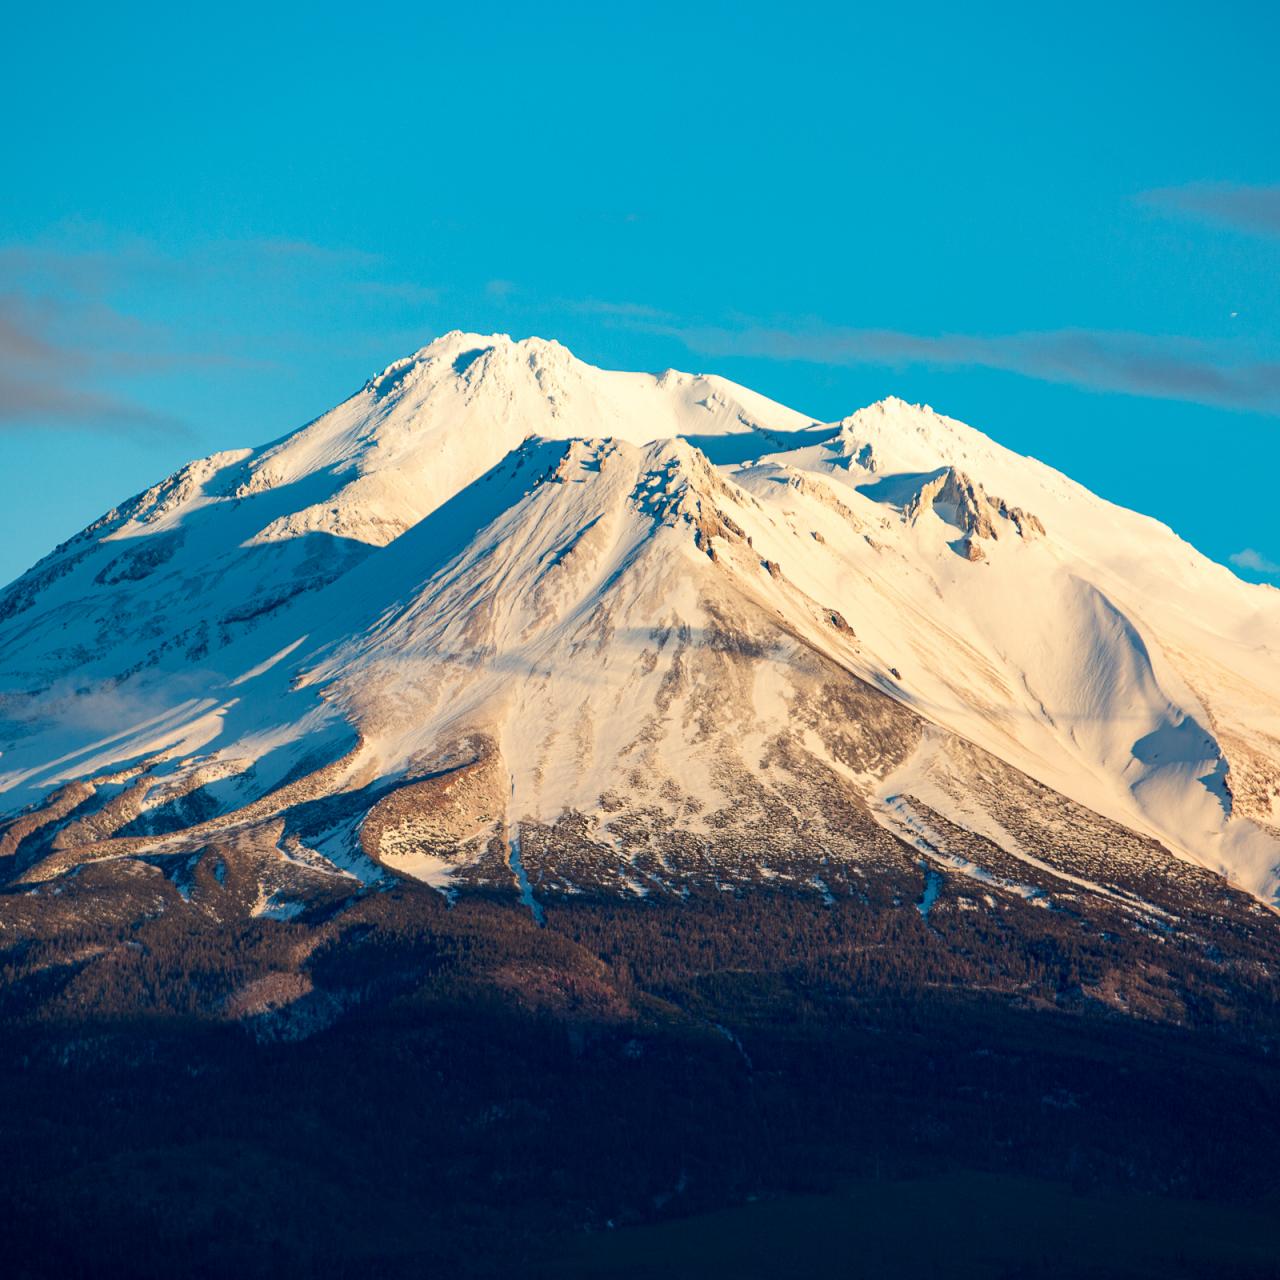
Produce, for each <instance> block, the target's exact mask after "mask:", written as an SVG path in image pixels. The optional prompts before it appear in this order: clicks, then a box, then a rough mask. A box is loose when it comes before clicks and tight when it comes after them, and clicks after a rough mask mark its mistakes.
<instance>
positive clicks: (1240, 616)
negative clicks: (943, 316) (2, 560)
mask: <svg viewBox="0 0 1280 1280" xmlns="http://www.w3.org/2000/svg"><path fill="white" fill-rule="evenodd" d="M1278 645H1280V592H1275V591H1273V590H1271V589H1269V588H1266V587H1258V586H1251V585H1248V584H1245V583H1243V582H1241V581H1239V580H1238V579H1236V578H1235V577H1234V576H1233V575H1232V574H1230V573H1229V572H1228V571H1227V570H1225V569H1223V568H1222V567H1220V566H1218V565H1216V564H1213V563H1212V562H1210V561H1208V560H1207V559H1205V558H1204V557H1203V556H1201V555H1199V554H1198V553H1197V552H1196V551H1195V550H1194V549H1193V548H1191V547H1190V546H1188V545H1187V544H1186V543H1184V542H1182V541H1181V540H1180V539H1178V538H1177V537H1176V536H1175V535H1174V534H1173V533H1172V532H1171V531H1170V530H1168V529H1167V528H1165V527H1163V526H1162V525H1159V524H1157V523H1156V522H1154V521H1152V520H1149V519H1147V518H1145V517H1143V516H1139V515H1136V514H1134V513H1132V512H1128V511H1125V510H1122V509H1120V508H1117V507H1115V506H1113V505H1111V504H1109V503H1106V502H1104V501H1103V500H1101V499H1099V498H1097V497H1095V496H1094V495H1092V494H1090V493H1089V492H1087V491H1086V490H1084V489H1082V488H1081V487H1080V486H1078V485H1076V484H1074V483H1073V482H1071V481H1070V480H1068V479H1067V478H1066V477H1064V476H1062V475H1060V474H1058V473H1056V472H1054V471H1053V470H1051V469H1050V468H1048V467H1045V466H1043V465H1042V464H1040V463H1038V462H1035V461H1033V460H1031V459H1027V458H1022V457H1019V456H1017V455H1015V454H1012V453H1010V452H1009V451H1007V450H1005V449H1003V448H1001V447H1000V446H998V445H997V444H995V443H994V442H993V441H991V440H989V439H988V438H987V437H985V436H983V435H981V434H980V433H979V432H977V431H974V430H973V429H971V428H969V427H966V426H964V425H962V424H960V423H957V422H954V421H952V420H950V419H947V418H944V417H940V416H939V415H937V414H935V413H933V412H932V411H931V410H929V409H927V408H920V407H916V406H911V405H906V404H903V403H902V402H900V401H894V400H889V401H885V402H883V403H881V404H878V405H873V406H871V407H870V408H868V409H863V410H860V411H859V412H858V413H855V414H854V415H853V416H852V417H850V418H848V419H846V420H844V421H842V422H839V423H833V424H817V423H813V422H811V421H810V420H809V419H807V418H805V417H804V416H803V415H801V414H797V413H794V412H792V411H791V410H788V409H785V408H783V407H782V406H780V405H777V404H774V403H772V402H770V401H768V400H766V399H764V398H763V397H761V396H758V395H755V394H754V393H752V392H750V391H747V390H746V389H744V388H741V387H737V386H735V385H734V384H732V383H729V382H726V381H724V380H723V379H719V378H715V377H701V376H699V377H694V376H690V375H687V374H680V373H675V372H673V371H668V372H667V373H665V374H662V375H660V376H657V377H654V376H650V375H647V374H629V373H614V372H607V371H602V370H598V369H594V368H592V367H591V366H589V365H586V364H584V363H582V362H581V361H578V360H576V359H575V358H574V357H573V356H571V355H570V353H569V352H567V351H566V350H565V349H564V348H563V347H561V346H559V345H558V344H556V343H554V342H542V341H540V340H536V339H530V340H528V341H524V342H513V341H512V340H511V339H509V338H506V337H503V336H488V337H481V336H478V335H474V334H460V333H454V334H449V335H447V336H445V337H444V338H441V339H439V340H438V341H436V342H434V343H432V344H431V345H430V346H428V347H425V348H423V350H421V351H419V352H418V353H417V354H415V355H414V356H412V357H410V358H409V359H407V360H402V361H398V362H397V363H395V364H393V365H392V366H390V367H389V368H388V369H387V370H386V371H384V372H383V373H382V374H380V375H379V376H378V377H376V378H374V379H372V380H370V382H369V383H368V384H366V386H365V387H364V388H362V390H361V391H360V392H358V393H357V394H356V395H355V396H353V397H352V398H351V399H350V400H348V401H346V402H345V403H344V404H342V405H340V406H339V407H338V408H337V409H335V410H333V411H332V412H331V413H329V414H326V415H324V416H323V417H321V418H319V419H317V420H316V421H315V422H313V423H311V424H309V425H308V426H306V427H304V428H302V429H301V430H299V431H297V432H295V433H293V434H292V435H290V436H287V437H285V438H284V439H282V440H279V441H277V442H275V443H273V444H271V445H268V446H265V447H263V448H260V449H256V450H240V451H235V452H229V453H222V454H217V455H214V456H213V457H211V458H208V459H204V460H201V461H199V462H196V463H192V464H191V465H189V466H188V467H186V468H184V469H183V470H182V471H181V472H179V473H177V474H176V475H175V476H173V477H171V478H170V479H169V480H166V481H164V482H163V483H162V484H160V485H157V486H156V487H155V488H153V489H151V490H149V491H148V492H146V493H144V494H142V495H140V496H139V497H137V498H134V499H132V500H131V501H130V502H128V503H126V504H124V505H123V506H122V507H120V508H119V509H118V510H116V511H113V512H111V513H110V514H109V515H107V516H105V517H104V518H103V519H102V520H101V521H99V522H97V523H96V524H95V525H93V526H91V527H90V528H89V529H87V530H85V531H84V532H83V533H81V534H79V535H77V537H75V538H73V539H72V540H71V541H70V542H68V543H66V544H64V545H63V546H62V547H60V548H58V549H57V550H56V551H55V552H53V553H52V554H51V555H50V556H49V557H47V558H46V559H45V560H44V561H42V562H41V563H40V564H38V565H36V566H35V567H34V568H33V569H32V570H31V571H30V572H29V573H28V574H26V575H25V576H24V577H23V578H21V579H19V580H18V581H17V582H16V583H14V584H13V585H12V586H11V587H10V588H9V589H8V590H7V591H6V592H5V593H4V594H3V595H0V697H2V698H3V704H2V706H0V716H2V717H3V719H2V721H0V752H2V754H0V805H2V806H3V807H4V808H6V809H8V810H10V811H11V812H14V813H16V814H17V816H16V817H15V818H14V819H13V820H12V821H11V822H10V823H9V824H8V826H7V828H4V827H0V861H5V860H7V864H8V868H9V870H8V874H9V877H10V878H13V877H15V876H17V877H24V878H27V879H32V880H42V879H48V878H50V877H54V876H57V875H61V874H64V873H66V872H67V871H68V870H69V869H71V868H74V867H75V866H76V865H77V864H78V863H79V862H82V861H84V860H86V859H100V858H133V857H140V856H145V857H156V856H164V857H172V858H173V859H179V858H181V859H186V860H190V859H191V858H195V857H198V856H200V851H201V850H202V849H205V848H207V847H208V846H209V844H210V841H215V842H216V841H228V840H232V839H234V840H236V841H240V844H239V845H238V846H237V847H249V846H253V847H254V848H256V849H258V850H259V854H260V856H261V857H262V858H265V859H267V860H268V861H270V860H271V859H276V860H277V861H280V862H281V863H282V865H283V864H284V863H287V864H288V866H289V868H293V869H294V870H296V868H298V867H300V866H305V867H306V868H307V874H308V875H313V876H314V875H318V876H325V875H328V876H333V875H356V876H358V877H360V878H362V879H365V880H373V879H377V878H378V877H380V876H385V875H386V874H388V871H393V872H394V871H398V872H401V873H405V874H410V875H416V876H419V877H420V878H423V879H426V880H428V881H429V882H431V883H433V884H436V885H437V886H438V887H441V888H442V889H445V890H447V891H450V892H452V891H454V890H455V889H461V888H465V887H466V885H468V884H492V883H498V882H505V883H508V884H514V885H515V886H516V887H517V888H518V889H519V891H520V893H521V895H522V896H523V897H525V900H526V902H527V904H528V905H530V906H531V907H532V908H533V909H534V910H535V913H536V912H537V911H538V910H539V909H540V908H539V905H538V895H539V894H552V893H574V892H580V891H584V890H588V889H589V890H596V891H604V892H616V893H627V894H636V893H650V892H656V893H662V892H686V891H687V890H688V886H689V885H690V884H714V885H717V886H720V885H722V884H725V883H738V882H743V881H746V880H749V881H752V882H759V881H760V880H762V879H763V880H770V879H776V878H781V879H782V880H784V881H785V880H791V881H792V882H793V883H795V884H797V885H807V886H809V887H810V891H812V892H821V893H822V894H827V893H829V892H831V886H832V885H833V884H835V883H836V882H837V881H838V880H840V879H841V876H843V878H844V880H845V881H849V877H850V876H853V875H855V874H862V871H861V870H860V869H859V868H860V866H861V865H862V864H866V865H871V864H873V863H874V861H875V859H876V858H877V857H890V856H899V855H900V853H901V850H903V849H908V850H914V851H919V853H920V856H922V857H924V858H925V859H932V860H934V861H936V862H937V864H938V865H940V866H942V865H945V866H946V867H948V868H949V869H950V871H951V872H953V873H959V874H969V872H968V871H965V870H964V869H963V867H961V866H960V863H963V864H964V866H965V867H969V868H973V867H976V866H977V864H976V863H975V862H974V857H975V854H974V846H975V845H977V846H981V847H982V848H984V849H986V850H988V852H989V856H990V858H992V859H995V860H996V861H998V862H999V863H1000V867H1001V868H1002V869H1001V870H1000V871H999V873H998V874H997V873H996V872H993V871H991V870H990V869H989V868H988V869H987V870H986V871H984V872H983V874H984V875H986V876H987V877H988V879H989V880H991V882H992V883H995V884H998V885H999V886H1002V888H1001V891H1002V892H1008V893H1015V894H1016V893H1022V894H1023V896H1026V894H1027V893H1033V894H1037V895H1038V894H1042V893H1044V892H1046V891H1045V890H1043V889H1042V888H1039V887H1037V886H1039V885H1041V882H1042V881H1043V880H1044V877H1045V876H1048V877H1049V881H1048V883H1050V884H1052V885H1054V886H1056V887H1057V888H1058V889H1060V890H1061V891H1062V892H1064V893H1079V892H1085V893H1096V894H1101V895H1113V894H1115V893H1117V892H1119V891H1118V890H1116V889H1115V888H1114V884H1115V882H1117V880H1118V879H1124V877H1126V876H1127V877H1128V880H1126V881H1125V882H1126V883H1130V882H1133V879H1134V876H1137V875H1138V874H1139V871H1138V870H1137V869H1139V868H1144V870H1142V871H1141V874H1142V875H1143V876H1145V877H1146V880H1144V883H1147V882H1148V881H1150V874H1149V870H1150V867H1149V864H1150V859H1151V858H1152V857H1154V856H1156V855H1154V854H1152V852H1151V850H1153V849H1157V848H1158V847H1159V846H1163V848H1164V849H1168V850H1171V851H1172V852H1173V853H1174V854H1175V855H1176V857H1177V859H1180V860H1182V862H1183V863H1184V864H1186V865H1188V866H1198V867H1204V868H1208V869H1210V870H1211V871H1214V872H1218V873H1221V874H1222V875H1225V876H1227V877H1228V878H1229V879H1230V880H1231V881H1232V882H1234V883H1235V884H1237V885H1239V886H1241V887H1243V888H1245V889H1247V890H1248V891H1249V892H1250V893H1253V894H1255V895H1256V896H1258V897H1260V898H1262V899H1263V900H1265V901H1274V900H1275V899H1276V895H1277V889H1278V887H1280V873H1278V868H1280V663H1278V662H1277V657H1278V654H1277V646H1278ZM944 831H950V832H952V833H953V834H952V835H951V836H950V837H947V838H944V835H942V834H940V833H942V832H944ZM955 833H964V834H955ZM948 839H949V840H950V844H948V842H947V841H948ZM1153 842H1159V843H1158V845H1156V844H1155V843H1153ZM962 846H963V850H962ZM913 856H914V855H913ZM957 859H958V860H959V861H958V862H957ZM174 865H175V866H177V865H179V863H177V862H175V863H174ZM181 865H182V866H185V865H187V862H186V861H183V862H181ZM264 865H265V864H264ZM992 865H994V862H993V864H992ZM1160 865H1161V866H1162V867H1164V868H1165V870H1164V871H1163V872H1162V873H1161V874H1163V875H1165V876H1166V877H1173V878H1177V876H1178V875H1180V874H1181V873H1179V872H1177V871H1176V867H1177V865H1179V864H1178V863H1177V862H1176V861H1173V862H1164V863H1160ZM833 868H844V870H843V871H842V872H841V871H838V870H837V869H833ZM1171 868H1172V869H1171ZM978 870H982V868H978ZM277 871H279V868H277ZM174 874H175V875H177V874H178V873H177V872H175V873H174ZM183 874H185V873H183ZM275 874H276V873H273V872H269V871H264V873H263V881H262V892H261V894H260V900H259V901H258V902H257V903H256V904H255V906H254V909H255V910H260V911H268V912H270V911H276V910H278V909H280V908H279V902H280V901H281V899H280V896H279V895H280V893H281V892H284V890H283V889H281V885H283V884H284V879H281V875H282V874H283V873H281V874H280V875H276V879H275V880H274V881H273V880H272V876H273V875H275ZM289 874H290V875H293V874H294V871H293V870H291V871H290V873H289ZM285 878H287V877H285ZM295 879H296V877H295ZM175 883H176V881H175ZM1197 883H1199V882H1197ZM273 885H274V887H273ZM1028 886H1030V887H1028ZM1082 886H1083V887H1082ZM289 892H293V893H295V894H297V893H302V892H303V891H302V890H300V889H298V888H297V885H296V884H295V885H294V888H293V889H292V890H289ZM1125 892H1126V893H1127V892H1128V890H1125ZM1153 892H1154V891H1153ZM286 896H287V895H286ZM1153 900H1154V899H1153Z"/></svg>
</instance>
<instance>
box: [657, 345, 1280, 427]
mask: <svg viewBox="0 0 1280 1280" xmlns="http://www.w3.org/2000/svg"><path fill="white" fill-rule="evenodd" d="M654 327H655V328H656V329H658V330H660V331H661V332H665V333H667V334H669V335H670V336H672V337H676V338H678V339H679V340H680V341H681V342H683V343H684V344H685V345H686V346H687V347H688V348H689V349H690V350H691V351H695V352H697V353H698V354H700V355H706V356H747V357H754V358H758V359H767V360H796V361H806V362H811V363H814V364H831V365H862V364H872V365H887V366H899V367H901V366H907V365H927V366H932V367H934V368H944V369H946V368H984V369H996V370H1000V371H1001V372H1005V373H1014V374H1020V375H1022V376H1023V377H1028V378H1037V379H1040V380H1041V381H1044V382H1054V383H1065V384H1068V385H1071V386H1076V387H1082V388H1084V389H1086V390H1091V391H1113V392H1121V393H1124V394H1127V395H1137V396H1148V397H1153V398H1156V399H1163V400H1186V401H1191V402H1193V403H1197V404H1205V405H1214V406H1218V407H1222V408H1229V409H1241V410H1249V411H1253V412H1258V413H1272V414H1280V361H1278V360H1258V359H1248V358H1243V353H1242V352H1241V351H1240V350H1239V348H1237V347H1234V346H1232V345H1230V344H1227V343H1220V342H1206V341H1202V340H1200V339H1196V338H1183V337H1158V336H1153V335H1150V334H1141V333H1124V332H1112V331H1107V330H1087V329H1058V330H1050V331H1047V332H1043V333H1013V334H1000V335H994V336H983V335H970V334H941V335H936V336H933V335H927V334H913V333H902V332H899V331H896V330H891V329H830V328H821V327H815V328H811V329H797V330H788V329H778V328H765V327H759V326H754V327H748V328H743V329H728V328H715V327H689V328H685V327H674V326H654Z"/></svg>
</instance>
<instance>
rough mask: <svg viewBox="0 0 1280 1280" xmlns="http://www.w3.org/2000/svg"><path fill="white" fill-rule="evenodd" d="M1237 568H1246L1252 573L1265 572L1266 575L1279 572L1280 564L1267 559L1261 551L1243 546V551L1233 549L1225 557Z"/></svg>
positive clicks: (1273, 574)
mask: <svg viewBox="0 0 1280 1280" xmlns="http://www.w3.org/2000/svg"><path fill="white" fill-rule="evenodd" d="M1227 559H1228V560H1230V561H1231V563H1232V564H1233V565H1235V566H1236V568H1237V569H1248V570H1250V571H1251V572H1252V573H1265V574H1267V575H1268V576H1275V575H1276V574H1280V564H1276V562H1275V561H1274V560H1270V559H1268V558H1267V557H1266V556H1264V555H1263V554H1262V552H1261V551H1255V550H1254V549H1253V548H1252V547H1245V549H1244V550H1243V551H1235V552H1233V553H1232V554H1231V555H1229V556H1228V557H1227Z"/></svg>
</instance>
